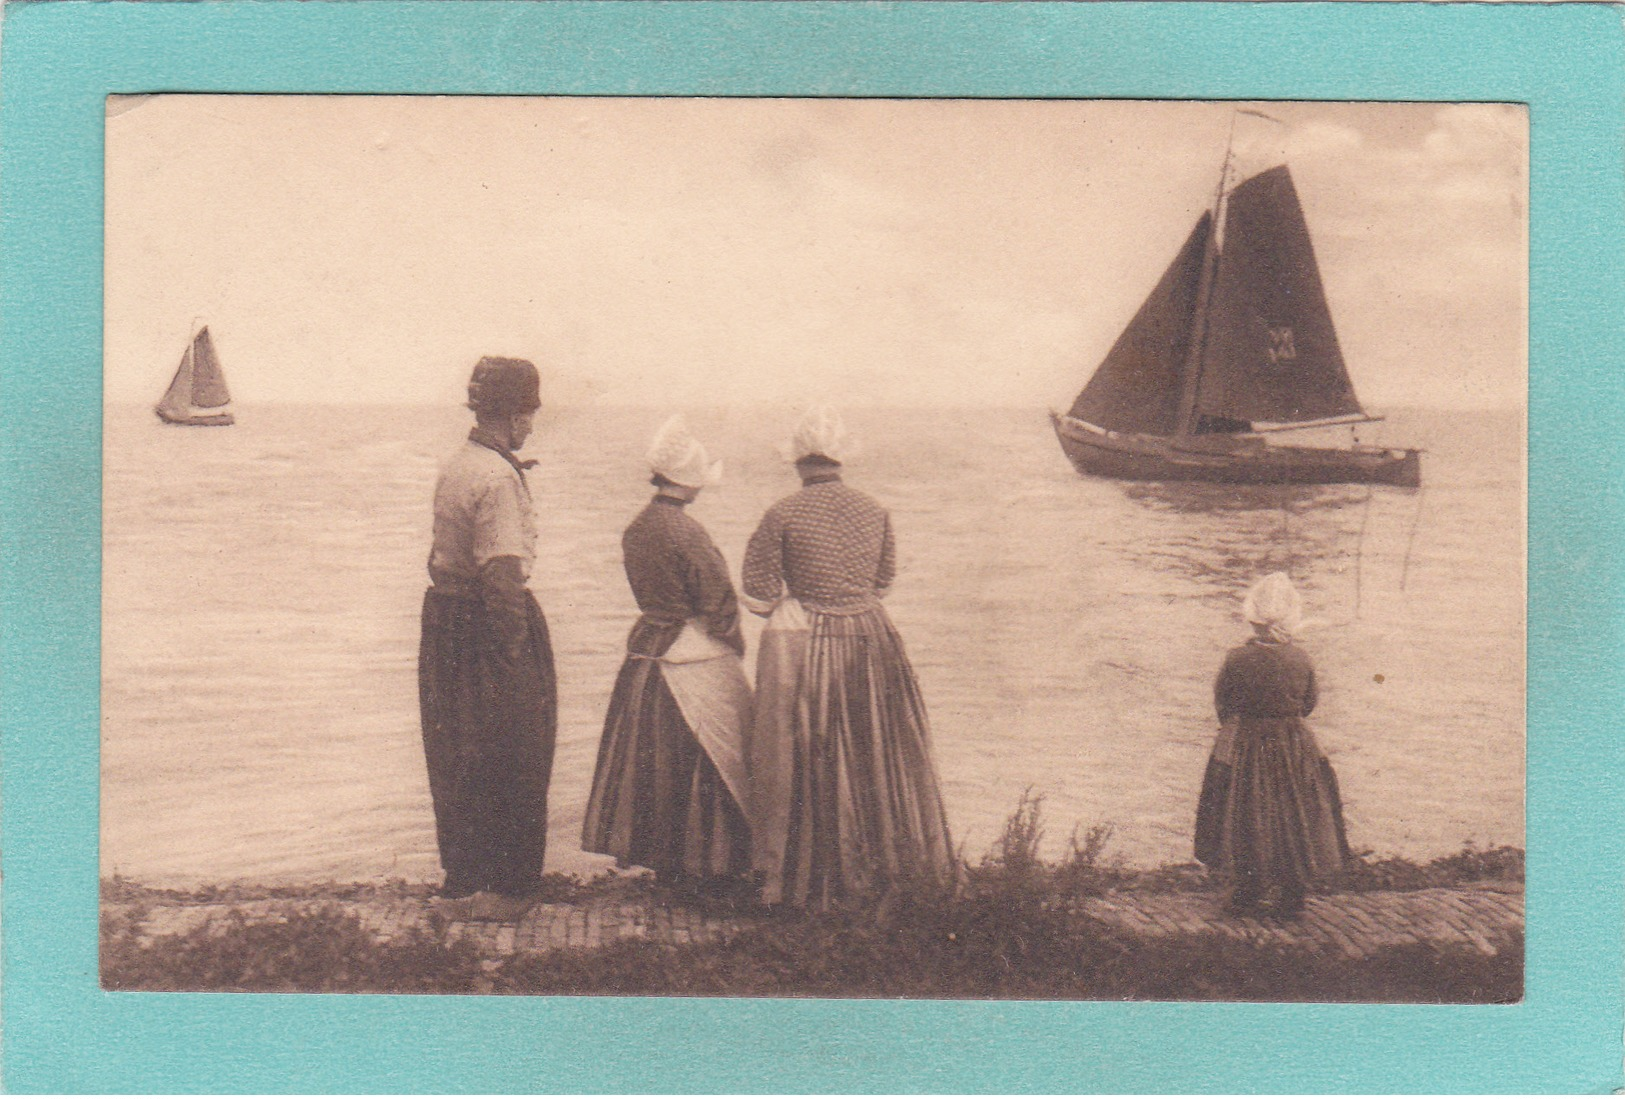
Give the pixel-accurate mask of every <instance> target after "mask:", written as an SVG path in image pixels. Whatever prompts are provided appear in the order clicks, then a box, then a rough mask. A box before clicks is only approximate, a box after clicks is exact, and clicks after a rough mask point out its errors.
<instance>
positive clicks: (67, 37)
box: [0, 0, 1625, 1092]
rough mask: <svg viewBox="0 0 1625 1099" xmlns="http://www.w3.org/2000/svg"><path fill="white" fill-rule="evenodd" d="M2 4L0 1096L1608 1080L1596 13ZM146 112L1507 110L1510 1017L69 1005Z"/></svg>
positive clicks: (1612, 29)
mask: <svg viewBox="0 0 1625 1099" xmlns="http://www.w3.org/2000/svg"><path fill="white" fill-rule="evenodd" d="M5 16H6V18H5V25H4V37H3V47H4V53H3V60H4V65H3V70H0V261H3V267H0V340H3V343H0V355H3V358H0V417H3V421H0V422H3V425H4V427H3V433H0V463H3V464H0V469H3V470H4V476H3V479H0V553H3V556H0V598H3V604H0V684H3V686H0V722H3V724H0V729H3V735H4V760H3V767H4V771H3V781H4V807H3V821H0V824H3V830H4V838H5V849H4V864H3V869H4V909H3V916H4V923H3V929H4V943H3V949H4V983H3V992H4V1005H3V1006H4V1045H5V1049H4V1069H5V1084H6V1086H7V1088H8V1089H9V1090H12V1091H95V1092H106V1091H136V1090H139V1091H166V1092H188V1091H210V1092H216V1091H254V1092H276V1091H294V1092H321V1091H347V1092H364V1091H382V1092H402V1091H420V1090H423V1091H436V1092H456V1091H481V1092H509V1091H533V1090H542V1091H613V1092H628V1091H647V1090H659V1091H667V1092H670V1091H741V1090H766V1091H773V1092H800V1091H809V1092H810V1091H840V1092H854V1091H893V1092H895V1091H930V1092H950V1091H999V1092H1019V1091H1066V1092H1090V1091H1157V1092H1179V1091H1205V1090H1211V1091H1228V1092H1246V1091H1259V1090H1264V1091H1290V1092H1314V1091H1348V1090H1358V1091H1365V1092H1381V1091H1391V1090H1402V1091H1417V1090H1423V1091H1448V1092H1455V1091H1471V1092H1486V1091H1510V1092H1531V1091H1565V1092H1602V1091H1606V1090H1608V1089H1610V1088H1611V1087H1613V1086H1615V1085H1618V1084H1620V1083H1622V1081H1621V1071H1620V1063H1621V1053H1620V1045H1621V1025H1622V1004H1621V995H1622V991H1621V990H1622V965H1621V962H1622V957H1621V931H1622V921H1621V913H1622V902H1625V895H1622V894H1625V890H1622V884H1621V866H1622V862H1621V827H1620V825H1621V821H1620V817H1619V800H1618V798H1617V796H1616V791H1617V790H1618V789H1619V787H1620V780H1621V748H1620V743H1619V741H1620V736H1619V733H1620V725H1621V722H1620V719H1619V715H1620V714H1621V713H1622V710H1625V708H1622V706H1621V701H1622V699H1621V694H1622V689H1621V686H1620V682H1619V681H1620V679H1621V676H1620V674H1619V673H1620V671H1621V665H1622V663H1625V661H1622V659H1621V654H1622V649H1621V637H1620V634H1621V624H1622V621H1625V616H1622V615H1621V584H1620V575H1619V574H1620V564H1619V559H1620V556H1621V555H1620V553H1619V551H1618V547H1619V546H1620V545H1621V543H1622V539H1621V533H1622V531H1621V527H1622V519H1625V508H1622V507H1621V503H1622V501H1621V495H1622V490H1621V488H1620V483H1621V481H1620V472H1621V469H1620V466H1621V461H1620V458H1621V448H1620V443H1619V441H1618V440H1619V434H1620V433H1619V428H1620V425H1621V424H1622V423H1625V420H1622V419H1621V416H1620V413H1621V407H1620V406H1621V401H1622V398H1621V393H1622V391H1625V386H1622V378H1621V374H1622V372H1621V368H1620V363H1621V361H1622V356H1625V340H1622V338H1621V336H1622V326H1625V301H1622V297H1625V294H1622V290H1621V284H1620V277H1619V275H1620V271H1621V267H1622V264H1621V259H1622V257H1625V154H1622V151H1621V126H1622V122H1625V111H1622V109H1621V108H1622V105H1625V94H1622V93H1625V56H1622V53H1625V51H1622V49H1621V46H1622V35H1621V29H1620V26H1621V16H1620V13H1619V11H1618V10H1616V9H1613V8H1610V7H1606V6H1572V5H1533V6H1521V5H1431V4H1302V5H1300V4H1246V5H1242V4H1200V3H1192V4H1113V3H1107V4H1082V5H1069V4H1047V3H1040V4H1017V5H992V4H959V3H933V4H874V5H871V4H850V5H849V4H840V3H832V4H826V3H793V4H779V3H762V4H733V3H670V4H668V3H620V4H593V3H555V4H541V3H528V2H522V0H411V2H404V3H401V2H392V0H359V2H350V3H290V2H285V0H262V2H248V0H221V2H210V3H193V4H176V3H143V4H128V3H84V2H77V0H62V2H51V3H15V2H14V3H12V4H10V5H8V6H7V9H6V12H5ZM157 91H239V92H367V93H386V92H387V93H402V92H412V93H446V94H526V95H531V94H600V95H796V96H805V95H825V96H828V95H842V96H896V95H914V96H918V95H925V96H935V95H952V96H1023V97H1025V96H1051V97H1056V96H1059V97H1118V98H1142V97H1143V98H1238V99H1241V98H1245V99H1269V98H1283V99H1285V98H1298V99H1402V100H1496V101H1517V102H1525V103H1528V104H1530V106H1531V115H1530V117H1531V139H1532V153H1531V158H1532V168H1531V199H1532V202H1531V280H1530V296H1531V324H1530V363H1531V366H1530V371H1531V373H1530V439H1529V448H1530V476H1531V487H1530V498H1529V519H1530V540H1529V564H1530V572H1529V576H1530V603H1529V606H1530V626H1529V656H1530V663H1529V787H1528V789H1529V829H1528V848H1529V855H1530V860H1529V892H1528V915H1529V936H1528V992H1527V998H1526V1000H1525V1001H1524V1003H1522V1004H1521V1005H1517V1006H1505V1007H1432V1006H1419V1005H1417V1006H1354V1005H1308V1006H1304V1005H1296V1006H1294V1005H1234V1004H1228V1005H1227V1004H1111V1003H965V1002H915V1003H904V1002H892V1001H863V1002H830V1001H793V1000H776V1001H717V1000H662V999H607V998H606V999H548V998H525V999H518V998H514V999H509V998H494V997H492V998H450V997H445V998H436V997H421V998H413V997H382V996H331V997H320V996H300V995H154V994H116V995H109V994H105V993H103V992H101V991H100V990H99V988H98V987H97V982H96V927H97V916H96V905H97V858H96V822H97V739H98V694H99V680H98V674H99V667H98V653H99V590H100V589H99V557H100V554H99V549H100V469H101V454H100V433H101V414H100V387H99V379H100V376H101V293H102V280H101V270H102V269H101V247H102V244H101V228H102V221H101V217H102V148H103V146H102V127H103V97H104V96H105V95H107V94H110V93H118V92H157ZM1508 506H1509V507H1513V506H1516V502H1515V501H1510V500H1509V501H1508Z"/></svg>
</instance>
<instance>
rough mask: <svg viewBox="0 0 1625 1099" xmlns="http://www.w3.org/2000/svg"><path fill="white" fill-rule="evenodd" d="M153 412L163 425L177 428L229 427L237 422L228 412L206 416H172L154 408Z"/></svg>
mask: <svg viewBox="0 0 1625 1099" xmlns="http://www.w3.org/2000/svg"><path fill="white" fill-rule="evenodd" d="M153 412H154V413H156V414H157V416H158V418H159V419H160V420H162V421H163V422H164V423H166V424H174V425H176V426H178V427H230V426H231V425H232V424H234V423H236V422H237V418H236V417H235V416H233V415H232V414H231V413H229V412H214V413H210V414H209V415H207V416H174V415H171V414H170V413H168V412H165V411H164V410H163V409H162V408H155V409H153Z"/></svg>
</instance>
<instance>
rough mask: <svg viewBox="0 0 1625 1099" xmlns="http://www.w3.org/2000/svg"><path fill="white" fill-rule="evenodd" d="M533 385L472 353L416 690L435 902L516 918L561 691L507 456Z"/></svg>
mask: <svg viewBox="0 0 1625 1099" xmlns="http://www.w3.org/2000/svg"><path fill="white" fill-rule="evenodd" d="M540 389H541V385H540V378H539V377H538V375H537V372H536V367H535V366H534V365H533V364H531V363H530V362H527V361H526V360H524V359H505V358H494V357H490V356H487V357H486V358H483V359H481V360H480V361H479V362H478V363H477V364H476V365H475V367H474V374H473V377H472V378H471V379H470V381H469V383H468V407H469V408H471V409H472V410H473V411H474V417H475V427H474V429H473V430H472V431H471V432H470V433H469V436H468V441H467V442H466V443H465V444H464V445H463V446H462V447H461V448H460V449H459V450H457V451H456V452H455V453H454V454H452V455H451V457H450V458H449V459H448V460H447V461H446V463H445V465H444V466H443V467H442V468H441V471H440V479H439V481H438V483H437V484H436V485H435V493H434V547H433V549H432V550H431V552H430V555H429V578H430V581H431V586H430V588H429V590H428V592H427V593H426V594H425V595H424V597H423V634H422V644H421V647H420V648H419V650H418V696H419V702H420V707H421V712H422V718H423V749H424V754H425V756H426V758H427V762H428V769H429V791H430V794H431V795H432V797H433V799H434V815H435V831H436V838H437V839H438V841H439V847H440V865H441V868H442V869H443V870H444V871H445V883H444V885H443V886H442V887H441V891H440V897H439V898H438V899H437V901H436V906H437V908H439V910H441V911H442V912H444V913H445V914H447V915H448V916H451V917H452V918H455V919H495V920H514V919H517V918H518V917H519V916H520V915H521V914H523V912H524V910H525V908H526V907H528V905H529V903H530V901H531V899H532V898H533V896H534V894H535V893H536V891H537V889H538V887H539V885H540V883H541V875H542V856H543V853H544V850H545V847H546V843H547V784H548V779H549V777H550V775H551V773H552V770H553V746H554V737H555V733H556V729H557V725H558V692H557V689H556V682H555V679H554V672H553V651H552V647H551V645H550V644H549V642H548V636H547V622H546V620H545V619H544V618H543V617H542V611H541V608H540V607H538V606H537V604H536V599H535V597H534V596H532V595H531V593H530V590H529V589H528V588H527V587H526V583H527V582H528V580H529V577H530V569H531V564H532V562H533V561H534V560H535V557H536V526H535V520H534V516H533V513H532V508H531V500H530V488H529V486H528V485H527V484H526V482H525V469H526V468H527V467H528V466H531V465H534V463H533V462H521V461H520V460H519V459H518V458H516V457H514V451H515V450H517V449H519V447H520V446H522V445H523V444H524V442H525V439H526V438H528V437H529V435H530V433H531V429H532V427H533V426H534V422H535V416H536V410H537V409H538V408H540V407H541V396H540Z"/></svg>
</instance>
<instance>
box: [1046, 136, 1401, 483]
mask: <svg viewBox="0 0 1625 1099" xmlns="http://www.w3.org/2000/svg"><path fill="white" fill-rule="evenodd" d="M1232 163H1233V161H1232V155H1231V153H1230V152H1229V151H1228V150H1227V151H1226V154H1225V163H1224V168H1223V169H1222V170H1221V173H1220V179H1219V186H1218V189H1217V192H1216V195H1215V198H1214V203H1213V207H1212V208H1211V209H1210V210H1208V211H1206V212H1204V213H1203V214H1202V215H1201V217H1200V218H1198V219H1197V222H1196V225H1195V227H1194V228H1193V229H1192V230H1191V234H1190V236H1189V237H1188V238H1187V239H1186V241H1185V244H1184V247H1182V248H1181V249H1180V250H1179V254H1178V255H1177V256H1176V257H1175V258H1174V261H1173V263H1172V264H1171V265H1170V266H1169V267H1168V270H1167V271H1166V272H1165V273H1164V274H1163V276H1162V280H1161V281H1160V282H1158V283H1157V286H1156V288H1155V289H1153V290H1152V291H1151V294H1150V296H1149V297H1147V298H1146V300H1145V302H1144V304H1142V305H1141V306H1140V310H1139V312H1138V313H1136V314H1135V316H1134V318H1133V320H1131V321H1130V322H1129V324H1128V327H1127V328H1126V329H1124V331H1123V333H1122V335H1121V336H1119V337H1118V339H1117V342H1116V343H1115V344H1114V345H1113V346H1112V349H1111V350H1110V351H1109V352H1108V353H1107V355H1106V358H1105V361H1103V362H1102V363H1101V364H1100V366H1099V367H1098V368H1097V369H1096V370H1095V372H1094V374H1093V376H1092V377H1091V378H1090V379H1089V383H1088V384H1087V385H1086V386H1085V387H1084V389H1083V392H1081V393H1079V394H1078V398H1077V400H1076V401H1074V402H1073V404H1072V407H1071V409H1070V410H1069V411H1068V412H1067V413H1066V414H1064V415H1063V414H1060V413H1055V412H1052V413H1051V414H1050V417H1051V420H1052V421H1053V423H1054V426H1055V433H1056V436H1057V437H1058V438H1059V439H1060V443H1061V449H1062V450H1063V451H1064V452H1065V453H1066V456H1067V457H1068V458H1069V459H1070V460H1071V462H1072V464H1073V465H1074V466H1075V467H1076V468H1077V469H1078V471H1079V472H1080V473H1083V474H1092V475H1096V476H1102V477H1115V478H1122V479H1127V480H1137V481H1219V482H1229V483H1244V484H1293V483H1296V484H1335V483H1346V482H1364V483H1375V484H1390V485H1401V486H1406V487H1413V488H1414V487H1418V486H1420V484H1421V481H1422V468H1421V457H1420V452H1419V451H1417V450H1412V449H1391V448H1385V447H1375V446H1363V445H1359V444H1352V445H1349V446H1308V445H1287V444H1279V443H1277V442H1276V441H1275V439H1274V438H1273V437H1274V436H1276V435H1277V433H1279V432H1283V431H1292V430H1301V429H1306V428H1319V427H1333V426H1336V425H1343V424H1349V425H1354V424H1361V423H1369V422H1373V421H1376V420H1379V419H1381V417H1378V416H1370V415H1367V413H1366V411H1365V409H1364V408H1362V407H1361V405H1360V402H1359V399H1358V398H1357V397H1356V396H1355V394H1354V386H1353V384H1352V383H1351V382H1350V381H1349V374H1348V369H1347V367H1346V366H1345V365H1344V362H1343V353H1342V351H1341V349H1340V348H1339V347H1338V342H1337V332H1336V329H1335V328H1334V327H1333V325H1332V316H1331V311H1330V309H1329V307H1328V306H1327V303H1326V293H1325V290H1324V289H1323V288H1322V286H1321V281H1320V271H1319V269H1318V267H1317V266H1316V263H1315V254H1314V249H1313V246H1312V245H1311V243H1310V239H1309V227H1308V224H1307V223H1306V222H1305V220H1304V216H1303V208H1302V206H1301V205H1300V204H1299V202H1298V193H1297V189H1296V188H1295V187H1294V186H1293V184H1292V176H1291V173H1290V172H1289V171H1288V169H1287V167H1286V165H1285V163H1279V164H1274V165H1272V166H1270V167H1268V168H1265V169H1264V170H1262V171H1258V172H1256V173H1254V174H1251V175H1247V176H1244V177H1242V178H1240V179H1239V181H1234V183H1233V185H1232V182H1233V181H1232V175H1233V173H1232ZM1234 174H1237V175H1239V173H1234Z"/></svg>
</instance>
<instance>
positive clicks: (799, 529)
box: [744, 473, 897, 614]
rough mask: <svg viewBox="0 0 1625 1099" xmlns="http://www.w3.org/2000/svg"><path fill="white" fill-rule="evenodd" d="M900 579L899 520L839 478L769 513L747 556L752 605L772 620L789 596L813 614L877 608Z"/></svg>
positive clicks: (806, 489) (805, 489) (828, 477)
mask: <svg viewBox="0 0 1625 1099" xmlns="http://www.w3.org/2000/svg"><path fill="white" fill-rule="evenodd" d="M896 573H897V548H896V543H895V541H894V539H893V536H892V527H891V517H890V516H888V515H887V514H886V510H885V509H884V508H882V507H881V506H880V505H879V504H878V503H876V502H875V501H874V500H873V499H872V498H871V497H869V496H867V495H866V494H864V493H862V492H859V491H858V490H857V489H854V488H848V487H847V486H846V485H844V484H842V483H841V478H840V475H839V474H837V473H825V474H819V475H818V476H815V477H811V478H808V479H807V480H806V481H805V482H804V483H803V485H802V488H801V491H800V492H797V493H795V494H794V495H792V496H786V497H785V498H784V499H782V500H780V501H779V502H778V503H776V504H774V505H773V506H772V507H771V508H769V509H768V511H767V514H766V515H764V516H763V517H762V522H761V525H760V526H758V527H757V528H756V533H755V534H753V535H751V538H750V544H749V545H748V546H747V547H746V549H745V569H744V595H745V605H746V606H747V607H750V609H751V610H753V611H756V612H757V613H758V614H767V613H770V612H771V610H772V606H773V604H774V603H775V602H776V601H777V600H778V599H779V598H780V597H781V596H782V595H783V594H784V592H785V591H786V590H788V591H789V593H790V594H791V595H793V596H794V597H795V598H796V599H797V600H799V601H800V602H801V603H803V604H804V605H805V606H806V607H807V609H808V610H811V611H819V612H823V613H826V614H841V613H848V614H852V613H857V612H859V611H863V610H867V609H868V608H870V607H873V606H875V604H876V603H877V602H878V600H879V599H880V597H881V596H883V595H885V594H886V590H887V589H888V588H890V587H891V583H892V580H893V578H894V577H895V576H896Z"/></svg>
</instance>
